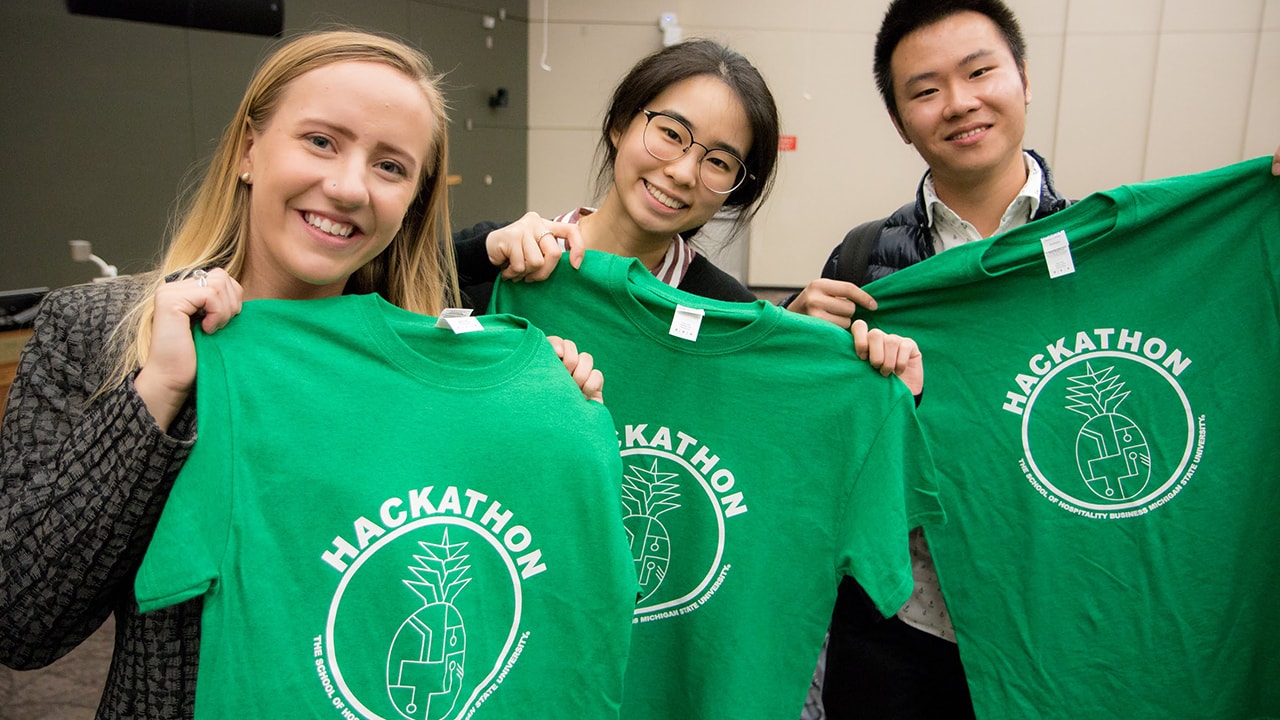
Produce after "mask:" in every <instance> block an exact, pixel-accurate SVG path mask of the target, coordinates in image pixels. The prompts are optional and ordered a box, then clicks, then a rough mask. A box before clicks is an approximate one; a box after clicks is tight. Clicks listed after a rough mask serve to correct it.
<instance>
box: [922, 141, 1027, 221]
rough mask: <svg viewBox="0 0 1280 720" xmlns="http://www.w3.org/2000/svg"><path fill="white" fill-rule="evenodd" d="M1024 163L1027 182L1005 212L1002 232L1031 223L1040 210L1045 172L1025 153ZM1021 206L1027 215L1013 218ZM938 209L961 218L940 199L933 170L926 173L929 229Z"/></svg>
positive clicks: (925, 197)
mask: <svg viewBox="0 0 1280 720" xmlns="http://www.w3.org/2000/svg"><path fill="white" fill-rule="evenodd" d="M1022 161H1023V163H1025V164H1026V166H1027V182H1026V183H1024V184H1023V185H1022V189H1021V190H1019V191H1018V195H1017V197H1015V198H1014V199H1013V202H1011V203H1009V207H1008V208H1007V209H1006V210H1005V213H1004V218H1003V219H1002V220H1001V221H1000V228H1001V230H1004V229H1006V225H1007V226H1008V227H1010V228H1012V227H1017V226H1018V225H1023V224H1025V223H1027V222H1029V221H1030V220H1031V218H1033V217H1035V214H1036V212H1037V211H1038V210H1039V209H1040V188H1041V186H1042V185H1043V182H1044V171H1043V170H1041V169H1040V163H1038V162H1036V161H1035V158H1033V157H1031V155H1030V154H1028V153H1027V152H1025V151H1024V152H1023V153H1022ZM1023 198H1025V200H1024V199H1023ZM1019 206H1025V207H1026V214H1025V215H1023V214H1022V213H1020V212H1019V213H1018V215H1017V217H1014V216H1012V215H1011V211H1015V210H1018V209H1019ZM936 208H942V209H944V210H946V211H947V212H948V213H950V214H951V216H952V217H955V218H957V219H958V218H959V217H960V216H959V215H956V214H955V212H953V211H952V210H951V208H949V207H947V204H946V203H944V202H942V200H940V199H939V198H938V191H937V189H935V188H934V186H933V171H932V170H931V171H929V172H927V173H925V176H924V212H925V215H926V216H927V217H928V219H929V227H933V224H934V212H935V209H936Z"/></svg>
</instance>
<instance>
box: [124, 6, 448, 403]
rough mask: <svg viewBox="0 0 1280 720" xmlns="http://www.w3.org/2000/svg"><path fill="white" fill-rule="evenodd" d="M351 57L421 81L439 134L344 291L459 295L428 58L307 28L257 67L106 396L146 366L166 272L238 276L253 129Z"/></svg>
mask: <svg viewBox="0 0 1280 720" xmlns="http://www.w3.org/2000/svg"><path fill="white" fill-rule="evenodd" d="M348 61H366V62H377V63H382V64H384V65H389V66H391V67H393V68H395V69H396V70H399V71H400V72H402V73H404V74H405V75H406V76H407V77H408V78H409V79H411V80H413V81H414V82H416V83H418V84H419V85H420V86H421V87H422V92H423V94H424V95H425V96H426V98H427V102H428V104H429V105H430V107H431V115H432V138H431V149H430V154H429V156H428V158H427V164H426V167H425V168H423V172H422V177H421V178H420V179H419V185H418V193H417V196H416V197H415V198H414V200H413V202H412V203H411V204H410V205H409V209H408V210H407V211H406V213H405V217H404V222H403V223H402V224H401V227H400V232H399V233H398V234H397V235H396V237H395V238H394V239H393V240H392V241H391V244H390V245H389V246H387V248H386V249H385V250H384V251H382V253H381V254H379V255H378V256H377V257H376V258H374V259H373V260H371V261H369V262H368V263H367V264H366V265H365V266H364V267H361V268H360V269H359V270H357V271H356V272H355V273H354V274H352V276H351V278H350V279H349V280H348V281H347V285H346V292H349V293H370V292H376V293H379V294H381V295H382V296H383V297H385V298H386V299H387V300H388V301H390V302H392V303H394V304H396V305H398V306H400V307H402V308H404V309H406V310H410V311H412V312H417V313H424V314H429V315H437V314H439V313H440V310H441V309H442V308H444V307H445V306H446V305H447V304H449V303H451V302H454V301H456V300H457V298H458V297H459V296H460V293H459V292H458V273H457V267H456V265H455V263H454V255H453V244H452V242H451V239H450V231H449V213H448V208H449V196H448V187H447V169H448V160H449V158H448V144H449V143H448V118H447V116H446V110H445V102H444V96H443V94H442V93H441V92H440V89H439V76H437V75H436V74H435V71H434V70H433V69H432V67H431V61H430V60H428V59H427V57H426V56H425V55H424V54H422V53H421V52H419V51H417V50H415V49H413V48H411V47H409V46H407V45H406V44H404V43H402V42H400V41H398V40H394V39H391V38H387V37H382V36H380V35H374V34H370V33H366V32H359V31H353V30H335V31H325V32H313V33H308V34H305V35H301V36H299V37H296V38H294V39H292V40H290V41H289V42H287V43H286V44H284V45H283V46H281V47H280V48H279V49H277V50H276V51H275V52H274V53H272V54H271V56H270V57H268V58H267V59H266V61H264V62H263V63H262V65H261V66H260V67H259V68H258V70H257V72H256V73H254V76H253V79H252V80H251V81H250V82H249V87H248V88H247V89H246V90H245V94H244V97H243V98H242V99H241V100H240V107H239V108H238V109H237V110H236V114H235V116H234V117H232V119H231V123H230V124H229V125H227V128H226V130H224V131H223V133H222V138H221V139H220V140H219V142H218V148H217V150H216V151H215V152H214V155H213V159H212V161H211V162H210V163H209V168H208V170H207V171H206V172H205V174H204V178H203V180H201V182H200V184H199V185H198V186H197V187H196V189H195V192H194V193H193V194H192V196H191V198H190V201H189V203H188V204H187V206H186V209H185V211H184V212H181V213H180V214H179V216H178V218H177V220H176V223H175V227H176V229H175V230H174V231H173V233H172V235H171V237H170V240H169V245H168V249H167V250H166V252H165V254H164V258H163V260H162V261H161V263H160V267H159V268H157V270H156V271H155V273H154V277H153V278H152V280H151V286H150V287H149V288H148V290H147V292H145V293H144V294H143V296H142V298H141V299H140V300H139V302H138V303H137V304H135V305H134V306H133V307H132V308H131V309H130V310H129V311H128V313H127V314H126V315H125V317H124V319H123V320H122V321H121V323H120V325H119V326H118V327H117V328H116V332H115V333H114V334H113V337H112V341H111V350H112V351H113V352H112V355H113V356H114V371H113V372H112V373H110V374H109V375H108V376H107V378H106V380H105V382H104V385H103V388H102V389H101V390H100V391H99V392H102V391H103V390H105V389H107V388H109V387H113V386H114V385H116V384H118V383H119V382H120V381H122V380H123V379H124V378H125V377H126V376H127V375H128V374H129V373H130V372H132V371H133V370H135V369H137V368H139V367H141V366H142V365H143V364H144V363H145V362H146V360H147V354H148V351H149V349H150V345H151V319H152V316H153V314H154V297H155V292H156V290H157V289H158V288H159V287H160V286H161V285H162V284H163V283H164V282H165V279H166V278H168V277H170V276H173V275H175V274H177V275H183V274H186V273H189V272H191V271H192V270H194V269H196V268H204V267H210V266H217V267H222V268H225V269H226V271H227V273H229V274H230V275H231V276H232V277H234V278H237V279H239V278H240V276H241V273H242V271H243V269H244V258H245V252H246V247H247V245H248V234H249V233H248V217H249V194H250V190H249V187H248V186H247V185H245V184H243V183H241V182H240V181H239V177H238V176H239V168H240V161H241V158H242V157H243V153H244V150H245V147H246V143H247V140H248V132H249V128H250V127H252V128H253V130H254V131H255V132H262V130H263V128H264V127H265V126H266V124H267V122H268V121H269V120H270V119H271V117H272V115H273V114H274V112H275V110H276V108H277V106H278V105H279V102H280V98H281V97H282V96H283V95H284V91H285V89H286V88H287V87H288V86H289V83H291V82H292V81H293V80H295V79H296V78H297V77H299V76H300V75H302V74H304V73H306V72H309V71H311V70H315V69H316V68H320V67H324V66H326V65H332V64H334V63H339V62H348Z"/></svg>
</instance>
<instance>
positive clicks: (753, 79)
mask: <svg viewBox="0 0 1280 720" xmlns="http://www.w3.org/2000/svg"><path fill="white" fill-rule="evenodd" d="M703 75H708V76H711V77H715V78H718V79H720V80H722V81H723V82H724V84H726V85H728V86H729V87H730V88H731V89H732V90H733V92H734V94H735V95H737V96H738V100H739V101H740V102H741V103H742V107H743V109H745V110H746V113H747V122H748V123H749V124H750V126H751V147H750V149H748V150H747V156H746V157H745V158H743V160H744V161H745V162H746V167H747V172H748V173H750V174H751V175H754V176H755V177H754V179H753V178H751V177H747V179H746V180H744V181H743V183H742V185H740V186H739V187H738V188H737V189H735V190H734V191H733V192H732V193H729V197H728V198H726V199H725V203H724V204H725V206H726V207H737V208H742V210H743V212H740V213H739V214H738V220H737V222H736V223H735V230H736V229H738V228H740V227H741V226H743V225H745V224H746V223H747V222H749V221H750V220H751V218H752V217H753V216H754V215H755V213H756V211H757V210H758V209H759V208H760V205H761V203H763V202H764V199H765V197H767V196H768V194H769V191H770V190H771V189H772V187H773V179H774V171H775V170H776V169H777V164H778V132H779V126H780V121H779V120H778V106H777V104H776V103H775V102H774V100H773V93H772V92H770V91H769V86H768V85H767V84H766V83H765V81H764V78H763V77H762V76H761V75H760V71H759V70H757V69H756V68H755V66H754V65H752V64H751V63H750V62H749V61H748V60H747V59H746V58H745V57H743V56H742V55H741V54H739V53H737V52H735V51H733V50H730V49H729V48H727V47H725V46H723V45H721V44H719V43H717V42H714V41H712V40H701V39H699V40H689V41H686V42H682V43H678V44H676V45H671V46H669V47H665V48H662V49H661V50H658V51H656V52H654V53H651V54H650V55H648V56H647V57H645V58H644V59H642V60H641V61H640V62H638V63H636V65H635V66H634V67H632V68H631V70H630V72H628V73H627V75H626V77H624V78H623V79H622V82H620V83H618V87H616V88H614V91H613V98H612V99H611V100H610V102H609V109H608V111H606V112H605V116H604V122H603V123H602V124H601V137H600V146H599V149H598V150H599V153H600V156H601V157H602V158H603V161H602V162H601V163H600V170H599V173H598V174H597V176H596V185H597V191H598V192H600V193H601V194H602V195H603V192H604V190H605V189H607V188H608V187H609V185H610V183H612V182H613V163H614V161H615V160H617V158H618V148H617V146H616V145H614V143H613V139H612V138H613V135H614V134H615V133H616V134H618V135H621V134H622V133H623V132H625V131H626V129H627V124H628V123H630V122H631V121H632V119H633V118H635V116H636V114H637V113H639V112H640V111H642V110H644V109H645V107H646V106H647V105H648V103H649V102H651V101H652V100H653V99H654V98H655V97H657V96H658V95H660V94H661V93H662V92H663V91H664V90H666V89H667V88H669V87H671V86H672V85H675V84H676V83H678V82H680V81H682V80H687V79H689V78H693V77H700V76H703ZM696 231H697V228H695V229H693V230H691V231H688V232H686V233H684V234H685V235H686V236H688V237H691V236H692V234H693V233H695V232H696Z"/></svg>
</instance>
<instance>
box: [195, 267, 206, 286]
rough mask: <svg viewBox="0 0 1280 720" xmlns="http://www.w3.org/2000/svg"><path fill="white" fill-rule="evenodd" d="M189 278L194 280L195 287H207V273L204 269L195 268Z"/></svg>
mask: <svg viewBox="0 0 1280 720" xmlns="http://www.w3.org/2000/svg"><path fill="white" fill-rule="evenodd" d="M191 277H193V278H195V279H196V285H197V286H199V287H207V286H208V285H209V273H207V272H205V269H204V268H196V269H195V270H194V271H192V273H191Z"/></svg>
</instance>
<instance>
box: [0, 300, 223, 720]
mask: <svg viewBox="0 0 1280 720" xmlns="http://www.w3.org/2000/svg"><path fill="white" fill-rule="evenodd" d="M144 287H145V283H144V281H143V280H141V279H138V278H123V279H120V280H115V281H110V282H104V283H96V284H92V285H79V286H75V287H70V288H64V289H61V290H55V291H54V292H52V293H50V294H49V295H48V297H47V298H46V299H45V301H44V303H43V304H42V306H41V309H40V312H39V315H38V316H37V318H36V321H35V332H34V334H33V335H32V337H31V340H30V341H29V342H28V343H27V346H26V348H25V349H24V350H23V353H22V358H21V360H20V361H19V365H18V372H17V377H16V378H15V379H14V383H13V386H12V388H11V389H10V392H9V401H8V407H7V409H6V411H5V415H4V420H3V425H2V426H0V663H4V664H5V665H7V666H9V667H11V668H15V669H19V670H24V669H30V668H38V667H43V666H45V665H48V664H49V663H51V662H53V661H54V660H56V659H58V658H59V657H61V656H63V655H65V654H66V653H67V652H69V651H70V650H71V649H72V648H74V647H75V646H76V645H78V644H80V642H82V641H83V640H84V639H85V638H86V637H88V636H89V635H91V634H92V633H93V632H94V631H95V630H96V629H97V628H98V627H99V626H101V625H102V623H103V621H104V620H105V619H106V618H107V616H108V615H109V614H110V613H113V612H114V613H115V616H116V641H115V651H114V653H113V656H112V661H111V670H110V674H109V675H108V677H107V685H106V689H105V691H104V692H103V697H102V702H101V705H100V706H99V708H98V714H97V717H98V718H100V719H104V718H165V719H169V718H189V717H191V716H192V713H193V700H194V695H195V677H196V663H197V659H198V650H199V635H200V607H201V606H200V601H199V600H194V601H191V602H187V603H184V604H182V605H178V606H175V607H172V608H168V609H165V610H160V611H157V612H153V613H148V614H147V615H140V614H139V613H138V603H137V600H136V599H135V597H134V593H133V580H134V575H135V574H136V573H137V570H138V566H139V564H140V563H141V562H142V556H143V553H144V552H145V551H146V547H147V543H148V542H149V541H150V539H151V534H152V532H153V531H154V529H155V525H156V521H157V520H158V519H159V516H160V510H161V508H162V507H163V506H164V502H165V499H166V498H167V497H168V494H169V489H170V487H171V486H172V484H173V479H174V477H175V476H176V475H177V473H178V469H179V468H180V467H181V466H182V464H183V462H185V461H186V458H187V455H188V453H189V452H190V448H191V444H192V442H194V437H195V409H194V405H193V404H192V403H191V402H190V401H188V402H187V405H186V407H184V408H183V409H182V412H181V413H180V414H179V416H178V418H177V419H176V420H175V421H174V423H173V426H172V427H171V428H170V430H169V433H168V434H165V433H163V432H161V431H160V429H159V428H158V427H157V426H156V424H155V422H154V421H153V420H152V418H151V415H150V413H148V411H147V409H146V407H145V406H144V405H143V403H142V399H141V398H140V397H139V396H138V394H137V392H135V391H134V389H133V381H132V377H130V378H129V379H128V380H126V381H125V382H123V383H121V384H120V385H119V386H118V387H116V388H114V389H112V390H111V391H110V392H108V393H106V394H105V395H104V396H102V397H100V398H98V399H97V400H96V401H95V402H94V403H92V404H89V405H86V400H87V399H88V397H89V396H90V395H92V394H93V392H94V391H95V390H97V388H98V386H99V384H100V383H101V381H102V379H103V377H104V374H105V373H106V372H107V371H108V368H106V367H104V361H103V356H104V349H105V343H106V338H107V336H108V335H109V334H110V332H111V330H112V329H113V328H114V327H115V325H116V324H117V323H118V322H119V321H120V318H121V316H122V315H123V314H124V312H125V311H126V310H127V309H128V308H129V307H130V306H131V305H132V303H133V302H134V301H135V300H136V299H137V298H138V297H140V295H141V293H142V292H143V291H144Z"/></svg>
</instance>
